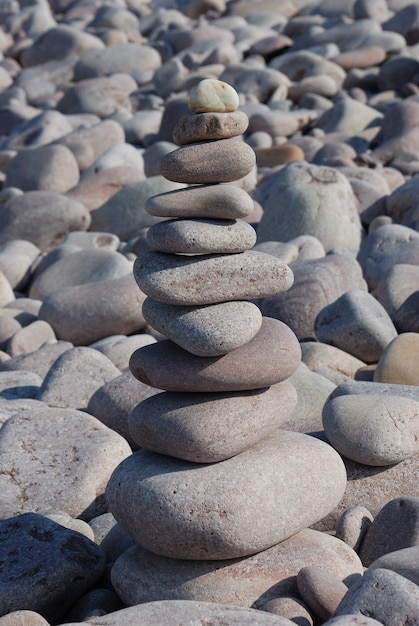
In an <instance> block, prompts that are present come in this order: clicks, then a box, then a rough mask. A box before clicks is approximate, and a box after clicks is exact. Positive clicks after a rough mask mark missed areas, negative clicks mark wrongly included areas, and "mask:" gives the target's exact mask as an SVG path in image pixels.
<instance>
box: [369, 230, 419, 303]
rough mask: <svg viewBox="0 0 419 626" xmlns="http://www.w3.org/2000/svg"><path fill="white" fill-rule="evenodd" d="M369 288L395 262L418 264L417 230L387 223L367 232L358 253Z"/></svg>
mask: <svg viewBox="0 0 419 626" xmlns="http://www.w3.org/2000/svg"><path fill="white" fill-rule="evenodd" d="M357 259H358V262H359V264H360V265H361V267H362V270H363V274H364V278H365V280H366V281H367V283H368V287H369V290H370V291H373V290H374V289H376V287H377V286H378V284H379V282H380V280H381V278H382V277H383V276H385V275H386V274H387V273H388V272H389V271H390V270H391V268H392V267H393V266H394V265H397V264H399V263H401V264H406V263H407V264H410V265H418V264H419V233H418V232H416V231H414V230H413V229H412V228H408V227H407V226H402V225H401V224H388V225H386V226H381V227H380V228H377V229H376V230H374V231H373V232H372V233H369V234H368V235H367V236H366V237H365V239H364V240H363V242H362V244H361V247H360V249H359V253H358V256H357Z"/></svg>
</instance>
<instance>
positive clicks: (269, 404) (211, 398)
mask: <svg viewBox="0 0 419 626" xmlns="http://www.w3.org/2000/svg"><path fill="white" fill-rule="evenodd" d="M296 403H297V395H296V392H295V389H294V387H293V386H292V384H290V383H289V382H288V381H284V382H282V383H277V384H276V385H272V386H271V387H269V388H267V389H262V390H256V391H248V392H245V393H243V392H240V393H239V392H236V393H230V394H226V393H216V392H212V393H191V392H189V393H188V394H180V393H173V392H164V393H158V394H156V395H153V396H152V397H150V398H148V399H147V400H146V401H143V402H141V404H139V405H137V406H136V407H135V408H134V409H133V410H132V411H131V414H130V415H129V417H128V423H129V430H130V433H131V437H132V438H133V439H134V440H135V441H136V443H137V447H143V448H147V450H152V451H153V452H159V453H160V454H166V455H168V456H172V457H175V458H179V459H184V460H186V461H193V462H196V463H216V462H218V461H223V460H225V459H228V458H230V457H232V456H235V455H236V454H240V453H241V452H244V450H247V449H248V448H250V447H251V446H253V445H255V444H256V443H258V442H259V441H261V440H263V439H265V438H266V437H268V436H270V435H271V434H272V433H273V432H274V431H275V430H276V429H277V428H278V427H279V426H281V425H282V424H283V423H285V422H286V421H287V419H288V418H289V417H290V415H291V414H292V412H293V410H294V408H295V405H296ZM250 408H251V410H249V409H250ZM220 442H222V445H221V444H220Z"/></svg>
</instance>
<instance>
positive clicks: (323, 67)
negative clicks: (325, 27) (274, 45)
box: [269, 50, 346, 86]
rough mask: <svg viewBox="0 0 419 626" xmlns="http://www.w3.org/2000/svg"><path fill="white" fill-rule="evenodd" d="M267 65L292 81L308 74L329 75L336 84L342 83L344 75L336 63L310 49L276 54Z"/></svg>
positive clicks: (301, 78)
mask: <svg viewBox="0 0 419 626" xmlns="http://www.w3.org/2000/svg"><path fill="white" fill-rule="evenodd" d="M269 67H272V68H274V69H276V70H278V71H280V72H282V73H283V74H285V75H286V76H288V78H289V79H290V80H292V81H300V80H303V79H304V78H306V77H308V76H319V75H326V76H330V77H331V78H333V80H334V81H335V82H336V84H337V85H338V86H341V85H342V83H343V81H344V79H345V75H346V73H345V71H344V70H343V69H342V68H341V67H340V66H339V65H338V64H337V63H334V62H333V61H331V60H329V59H325V58H323V57H322V56H321V55H319V54H316V53H315V52H312V51H311V50H296V51H292V52H289V53H288V54H286V55H280V56H277V57H275V58H273V59H272V60H271V61H269Z"/></svg>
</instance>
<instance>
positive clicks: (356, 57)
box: [333, 46, 386, 71]
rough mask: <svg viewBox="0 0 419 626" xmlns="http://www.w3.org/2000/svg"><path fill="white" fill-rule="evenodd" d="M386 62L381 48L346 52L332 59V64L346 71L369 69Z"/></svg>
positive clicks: (372, 47) (371, 47) (370, 47)
mask: <svg viewBox="0 0 419 626" xmlns="http://www.w3.org/2000/svg"><path fill="white" fill-rule="evenodd" d="M385 60H386V53H385V50H384V49H383V48H382V47H381V46H368V47H366V48H358V49H357V50H347V51H346V52H342V53H341V54H339V55H338V56H336V57H334V59H333V61H334V63H337V64H338V65H340V66H341V67H342V68H343V69H344V70H346V71H348V70H350V69H352V68H353V67H359V68H366V69H368V68H370V67H372V66H374V65H381V63H383V62H384V61H385Z"/></svg>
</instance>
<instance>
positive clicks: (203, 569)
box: [111, 529, 362, 608]
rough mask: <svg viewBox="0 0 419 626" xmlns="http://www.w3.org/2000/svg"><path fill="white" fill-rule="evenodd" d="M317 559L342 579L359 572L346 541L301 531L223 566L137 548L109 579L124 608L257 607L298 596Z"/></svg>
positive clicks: (123, 558) (125, 558) (359, 564)
mask: <svg viewBox="0 0 419 626" xmlns="http://www.w3.org/2000/svg"><path fill="white" fill-rule="evenodd" d="M319 561H321V562H322V563H323V565H324V567H325V569H327V571H328V572H330V573H331V574H334V575H335V576H337V577H338V578H340V579H341V580H346V579H347V578H349V577H351V576H353V575H354V574H355V575H356V574H360V573H362V566H361V563H360V560H359V557H358V556H357V555H356V554H355V552H353V550H350V549H349V548H348V547H347V546H345V544H344V543H342V542H341V541H338V540H337V539H336V538H335V537H332V536H330V535H326V534H323V533H319V532H318V531H314V530H311V529H305V530H302V531H301V532H299V533H297V534H295V535H293V536H292V537H290V538H289V539H285V540H284V541H282V542H281V543H279V544H276V545H275V546H273V547H272V548H269V549H268V550H265V551H263V552H259V553H258V554H255V555H253V556H250V557H247V558H241V559H234V560H227V561H225V560H224V561H221V562H220V561H208V560H207V561H191V560H182V559H170V558H167V557H162V556H158V555H156V554H153V553H151V552H149V551H147V550H145V549H143V548H141V547H140V546H135V547H133V548H130V549H129V550H127V551H126V552H125V553H124V554H123V555H121V556H120V557H119V559H118V560H117V561H116V562H115V564H114V566H113V568H112V571H111V579H112V583H113V585H114V588H115V590H116V591H117V593H118V595H119V596H120V597H121V598H122V600H123V601H124V602H125V604H128V605H136V604H139V603H142V602H153V601H159V600H161V599H162V598H165V599H166V600H176V599H183V600H189V601H191V600H195V601H204V602H214V601H216V602H226V603H231V604H234V605H236V606H245V607H250V606H253V607H256V608H259V607H261V606H263V605H264V604H265V603H266V602H267V601H269V600H271V599H273V598H276V597H278V596H281V595H293V596H298V589H297V581H296V577H297V574H298V572H299V570H300V569H301V568H302V567H305V566H307V565H316V564H318V562H319ZM146 581H147V588H146V587H145V582H146Z"/></svg>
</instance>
